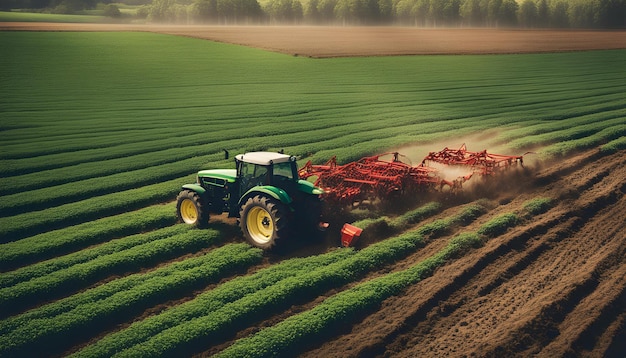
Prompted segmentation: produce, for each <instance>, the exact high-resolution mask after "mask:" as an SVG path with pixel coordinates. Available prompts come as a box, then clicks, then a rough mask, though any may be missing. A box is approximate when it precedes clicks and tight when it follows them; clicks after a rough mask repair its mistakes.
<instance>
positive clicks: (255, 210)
mask: <svg viewBox="0 0 626 358" xmlns="http://www.w3.org/2000/svg"><path fill="white" fill-rule="evenodd" d="M287 213H288V210H287V207H286V206H285V205H284V204H283V203H281V202H280V201H278V200H276V199H274V198H272V197H269V196H265V195H255V196H253V197H251V198H249V199H248V200H246V202H245V203H244V204H243V206H242V207H241V211H240V213H239V216H240V227H241V231H242V232H243V235H244V237H245V238H246V240H247V241H248V243H250V245H252V246H255V247H258V248H261V249H263V250H269V249H271V248H273V247H275V246H276V245H277V244H278V243H279V242H280V241H281V240H282V239H284V238H285V237H286V236H287V235H288V232H289V219H288V218H287Z"/></svg>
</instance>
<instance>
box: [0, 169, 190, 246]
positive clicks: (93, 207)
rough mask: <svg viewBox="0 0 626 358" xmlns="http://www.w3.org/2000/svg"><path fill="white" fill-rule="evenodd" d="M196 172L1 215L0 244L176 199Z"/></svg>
mask: <svg viewBox="0 0 626 358" xmlns="http://www.w3.org/2000/svg"><path fill="white" fill-rule="evenodd" d="M194 180H195V174H194V175H190V176H188V177H185V178H182V179H174V180H169V181H165V182H162V183H158V184H153V185H147V186H144V187H141V188H136V189H131V190H126V191H123V192H119V193H112V194H107V195H103V196H98V197H92V198H89V199H85V200H82V201H78V202H74V203H71V204H65V205H61V206H57V207H54V208H49V209H46V210H41V211H33V212H28V213H24V214H19V215H15V216H10V217H2V218H0V243H7V242H11V241H17V240H19V239H23V238H25V237H29V236H33V235H36V234H41V233H42V232H48V231H52V230H55V229H60V228H63V227H66V226H71V225H78V224H82V223H85V222H87V221H92V220H96V219H100V218H103V217H105V216H111V215H117V214H121V213H124V212H128V211H132V210H138V209H141V208H143V207H145V206H146V205H152V204H156V203H159V202H164V201H169V200H172V199H173V198H175V196H176V194H177V193H178V191H179V190H180V187H181V185H182V184H185V183H186V182H193V181H194Z"/></svg>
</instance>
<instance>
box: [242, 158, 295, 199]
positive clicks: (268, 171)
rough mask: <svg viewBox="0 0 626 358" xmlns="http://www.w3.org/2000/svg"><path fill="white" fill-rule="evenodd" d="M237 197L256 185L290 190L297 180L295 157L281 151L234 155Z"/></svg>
mask: <svg viewBox="0 0 626 358" xmlns="http://www.w3.org/2000/svg"><path fill="white" fill-rule="evenodd" d="M235 163H236V165H237V178H238V180H239V183H240V184H239V197H242V196H243V195H245V193H246V192H248V191H249V190H250V189H252V188H254V187H256V186H273V187H276V188H281V189H283V190H285V191H287V192H292V189H294V188H295V187H296V185H297V181H298V179H299V178H298V167H297V165H296V158H295V157H293V156H289V155H286V154H281V153H273V152H251V153H246V154H239V155H237V156H236V157H235Z"/></svg>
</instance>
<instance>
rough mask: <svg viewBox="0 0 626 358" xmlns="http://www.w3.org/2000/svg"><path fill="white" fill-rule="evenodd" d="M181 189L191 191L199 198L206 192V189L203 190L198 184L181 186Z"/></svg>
mask: <svg viewBox="0 0 626 358" xmlns="http://www.w3.org/2000/svg"><path fill="white" fill-rule="evenodd" d="M183 189H187V190H193V191H195V192H196V193H198V194H199V195H200V196H203V195H204V193H205V192H206V189H204V188H203V187H202V186H201V185H200V184H185V185H183Z"/></svg>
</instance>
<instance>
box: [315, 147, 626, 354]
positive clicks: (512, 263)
mask: <svg viewBox="0 0 626 358" xmlns="http://www.w3.org/2000/svg"><path fill="white" fill-rule="evenodd" d="M625 176H626V153H624V152H621V153H618V154H615V155H612V156H609V157H597V156H596V155H594V154H593V153H586V154H582V155H579V156H576V157H574V158H572V159H569V160H566V161H563V162H562V163H560V164H557V165H555V166H552V167H550V168H548V169H545V170H543V171H542V172H539V173H538V174H537V179H536V180H535V182H534V183H533V184H534V185H536V187H535V188H534V189H532V190H529V191H525V192H523V193H521V194H519V195H518V196H517V197H516V198H514V199H513V200H512V201H510V202H509V203H508V204H506V205H502V206H501V207H500V208H498V209H496V210H494V211H493V212H490V213H488V215H487V217H485V218H482V219H481V221H484V220H486V219H488V217H491V216H493V215H492V214H494V213H495V211H502V212H511V211H518V210H520V209H521V203H523V202H524V201H525V200H528V199H531V198H536V197H551V198H554V199H556V200H557V202H558V204H557V205H556V206H555V207H553V208H552V209H551V210H550V211H548V212H547V213H545V214H542V215H540V216H539V217H536V218H535V219H533V220H529V221H527V222H526V223H525V225H522V226H518V227H516V228H515V229H513V230H511V231H509V232H508V233H507V234H505V235H502V236H499V237H497V238H495V239H492V240H490V241H489V242H488V243H487V244H486V245H485V246H483V247H481V248H479V249H476V250H475V251H474V252H472V253H471V254H468V255H465V256H463V257H462V258H460V259H458V260H456V261H454V262H452V263H451V264H450V265H447V266H445V267H443V268H442V269H440V270H438V271H437V272H436V273H435V274H434V275H433V276H432V277H430V278H428V279H425V280H424V281H422V282H420V283H419V284H417V285H414V286H412V287H411V288H410V289H409V290H407V291H406V292H405V293H404V294H403V295H402V296H398V297H393V298H390V299H388V300H387V301H385V302H384V303H383V305H382V306H381V307H380V309H379V310H378V311H376V312H374V313H371V314H370V315H368V316H367V317H365V318H364V319H363V320H362V321H361V322H359V323H357V324H354V325H353V326H352V327H351V329H350V331H341V332H336V338H335V339H333V340H331V341H329V342H326V343H323V344H321V345H318V347H316V348H315V349H313V350H311V351H309V352H307V353H305V354H303V356H305V357H346V356H351V357H375V356H386V357H391V356H393V357H419V356H427V357H432V356H437V357H449V356H468V357H471V356H479V357H482V356H493V357H507V356H540V357H561V356H568V355H572V356H591V357H602V356H605V357H624V356H625V354H626V342H625V340H624V338H626V337H625V329H626V327H625V325H626V312H625V309H626V261H625V259H624V257H625V254H626V198H625V197H624V193H626V182H625V181H624V177H625ZM477 225H480V222H477V223H475V224H473V225H472V227H476V226H477ZM472 227H468V228H467V229H468V230H471V229H472ZM407 260H415V258H408V259H407ZM416 262H417V261H416Z"/></svg>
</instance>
